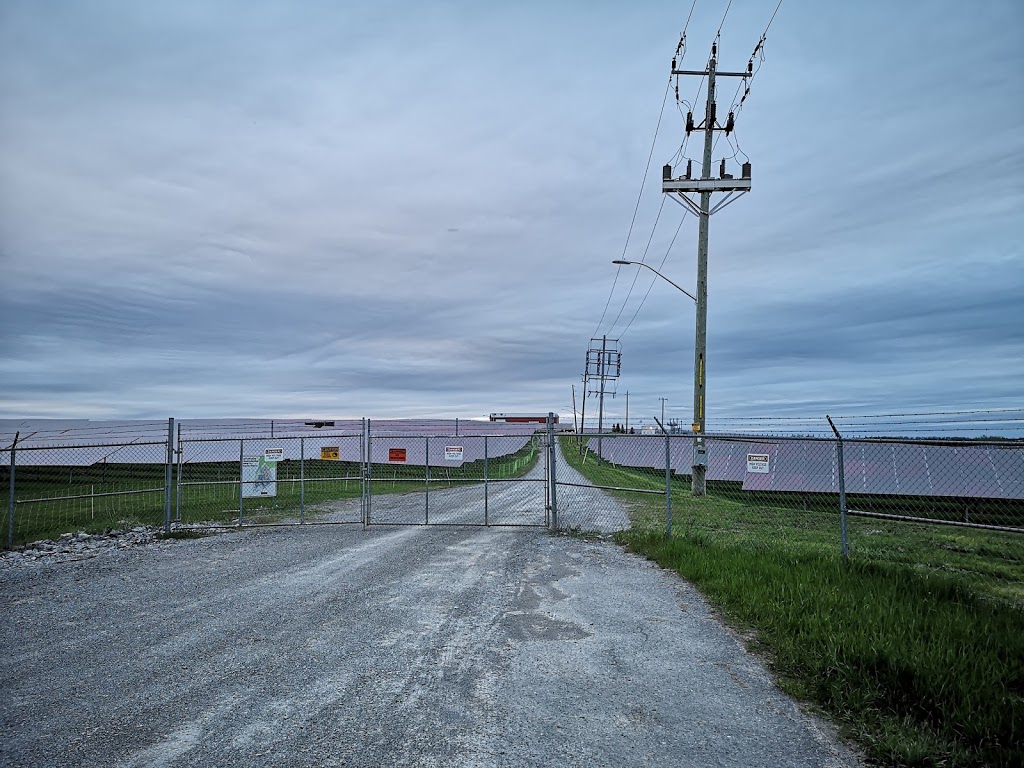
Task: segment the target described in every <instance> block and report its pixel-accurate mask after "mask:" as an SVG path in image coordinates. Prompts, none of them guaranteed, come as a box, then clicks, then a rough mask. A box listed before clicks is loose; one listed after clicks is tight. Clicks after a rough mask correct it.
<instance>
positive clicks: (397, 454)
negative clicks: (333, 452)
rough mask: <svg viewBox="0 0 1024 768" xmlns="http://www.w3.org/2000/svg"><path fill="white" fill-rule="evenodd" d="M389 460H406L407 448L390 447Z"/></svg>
mask: <svg viewBox="0 0 1024 768" xmlns="http://www.w3.org/2000/svg"><path fill="white" fill-rule="evenodd" d="M388 461H405V448H388Z"/></svg>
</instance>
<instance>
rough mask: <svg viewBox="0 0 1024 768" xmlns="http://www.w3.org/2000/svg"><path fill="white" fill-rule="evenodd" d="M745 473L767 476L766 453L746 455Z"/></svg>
mask: <svg viewBox="0 0 1024 768" xmlns="http://www.w3.org/2000/svg"><path fill="white" fill-rule="evenodd" d="M747 472H752V473H754V474H756V475H767V474H768V454H767V453H748V454H747Z"/></svg>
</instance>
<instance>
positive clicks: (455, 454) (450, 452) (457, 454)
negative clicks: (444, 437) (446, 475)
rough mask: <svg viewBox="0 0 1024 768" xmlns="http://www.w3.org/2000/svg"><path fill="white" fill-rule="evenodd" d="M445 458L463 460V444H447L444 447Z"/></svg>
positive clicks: (446, 459)
mask: <svg viewBox="0 0 1024 768" xmlns="http://www.w3.org/2000/svg"><path fill="white" fill-rule="evenodd" d="M444 460H445V461H462V446H461V445H446V446H445V447H444Z"/></svg>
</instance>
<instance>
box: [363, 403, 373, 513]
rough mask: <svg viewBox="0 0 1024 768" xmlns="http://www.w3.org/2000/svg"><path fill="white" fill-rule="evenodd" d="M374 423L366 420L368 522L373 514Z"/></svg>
mask: <svg viewBox="0 0 1024 768" xmlns="http://www.w3.org/2000/svg"><path fill="white" fill-rule="evenodd" d="M371 429H372V424H371V422H370V420H369V419H367V420H366V464H365V466H364V470H365V471H364V472H363V474H364V475H365V476H366V524H367V525H369V524H370V523H371V517H370V516H371V515H372V514H373V509H372V507H373V444H372V443H371V442H370V432H371Z"/></svg>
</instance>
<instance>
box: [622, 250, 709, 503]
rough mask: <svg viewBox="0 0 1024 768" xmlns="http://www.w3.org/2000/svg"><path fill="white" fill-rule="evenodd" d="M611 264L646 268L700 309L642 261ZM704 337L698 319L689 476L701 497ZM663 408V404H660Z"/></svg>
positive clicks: (703, 472)
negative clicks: (691, 458)
mask: <svg viewBox="0 0 1024 768" xmlns="http://www.w3.org/2000/svg"><path fill="white" fill-rule="evenodd" d="M612 264H618V265H620V266H622V265H626V264H635V265H636V266H638V267H647V269H649V270H651V272H653V273H654V274H656V275H657V276H658V277H660V278H661V279H662V280H664V281H665V282H666V283H668V284H669V285H671V286H672V287H673V288H675V289H677V290H679V291H681V292H682V293H685V294H686V295H687V296H689V297H690V298H691V299H693V300H694V302H696V304H697V308H698V313H699V311H700V308H701V303H700V301H699V300H698V299H697V297H696V296H694V295H693V294H692V293H690V292H689V291H687V290H686V289H684V288H683V287H681V286H679V285H676V284H675V283H674V282H673V281H672V280H669V279H668V278H667V277H665V276H664V275H663V274H661V272H659V271H658V270H656V269H655V268H654V267H652V266H651V265H650V264H644V262H642V261H626V260H625V259H615V260H613V261H612ZM704 353H705V349H704V336H703V334H702V333H701V323H700V317H698V322H697V339H696V344H695V354H694V362H693V427H692V429H693V431H694V432H695V433H696V439H695V441H694V444H693V467H692V469H693V474H691V475H690V492H691V493H692V494H693V495H694V496H703V495H704V494H705V493H706V477H707V458H706V457H707V454H706V449H705V446H704V426H705V423H704ZM662 407H664V403H662ZM664 420H665V416H664V411H663V412H662V423H664Z"/></svg>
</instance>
